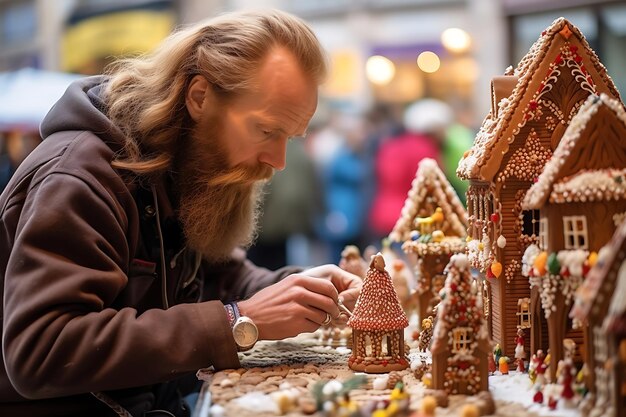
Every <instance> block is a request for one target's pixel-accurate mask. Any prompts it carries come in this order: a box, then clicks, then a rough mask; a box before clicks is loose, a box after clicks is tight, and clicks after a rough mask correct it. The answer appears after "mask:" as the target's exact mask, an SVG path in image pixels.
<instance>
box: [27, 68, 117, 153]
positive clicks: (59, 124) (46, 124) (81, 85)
mask: <svg viewBox="0 0 626 417" xmlns="http://www.w3.org/2000/svg"><path fill="white" fill-rule="evenodd" d="M107 80H108V78H107V77H106V76H103V75H98V76H93V77H86V78H82V79H80V80H77V81H74V82H73V83H72V84H70V86H69V87H68V88H67V90H66V91H65V93H64V94H63V96H62V97H61V98H60V99H59V101H57V102H56V103H55V104H54V106H52V108H51V109H50V111H49V112H48V114H47V115H46V117H45V118H44V120H43V121H42V122H41V126H40V128H39V131H40V133H41V137H42V138H43V139H44V140H45V139H46V138H47V137H48V136H50V135H52V134H53V133H56V132H61V131H68V130H77V131H82V130H87V131H90V132H93V133H94V134H96V135H98V136H99V137H100V138H101V139H102V140H103V141H104V142H106V143H107V144H109V146H111V147H112V148H113V149H115V150H117V148H119V147H120V146H121V145H122V144H123V143H124V136H123V135H122V132H121V131H120V130H119V129H118V128H117V127H116V126H115V125H114V124H113V123H112V122H111V121H110V120H109V118H108V117H107V116H106V114H105V110H104V109H105V105H104V101H103V100H102V98H101V92H102V91H103V90H104V87H105V85H106V82H107Z"/></svg>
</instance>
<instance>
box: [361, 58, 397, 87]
mask: <svg viewBox="0 0 626 417" xmlns="http://www.w3.org/2000/svg"><path fill="white" fill-rule="evenodd" d="M365 73H366V74H367V79H368V80H370V82H372V83H373V84H377V85H385V84H389V82H390V81H391V80H392V79H393V76H394V75H395V73H396V67H395V65H394V63H393V62H391V60H390V59H388V58H385V57H384V56H381V55H374V56H371V57H369V58H368V59H367V62H366V64H365Z"/></svg>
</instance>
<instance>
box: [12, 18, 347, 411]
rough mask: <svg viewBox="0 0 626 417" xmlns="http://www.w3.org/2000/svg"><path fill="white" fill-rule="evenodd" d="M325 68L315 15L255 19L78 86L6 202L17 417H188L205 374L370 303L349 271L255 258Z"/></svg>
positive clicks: (182, 40)
mask: <svg viewBox="0 0 626 417" xmlns="http://www.w3.org/2000/svg"><path fill="white" fill-rule="evenodd" d="M324 72H325V61H324V57H323V54H322V52H321V48H320V45H319V43H318V41H317V39H316V38H315V36H314V35H313V33H312V32H311V31H310V29H308V28H307V26H306V25H305V24H304V23H303V22H301V21H300V20H299V19H297V18H295V17H293V16H290V15H288V14H285V13H282V12H276V11H273V12H263V13H239V14H230V15H224V16H221V17H219V18H216V19H214V20H211V21H208V22H205V23H202V24H200V25H197V26H194V27H191V28H188V29H184V30H181V31H179V32H177V33H175V34H173V35H172V36H171V37H170V38H168V39H167V40H166V41H165V42H164V43H163V45H162V46H161V47H160V48H159V49H158V50H157V51H156V52H155V53H154V54H152V55H151V56H148V57H146V58H141V59H133V60H128V61H123V62H121V63H120V64H118V65H117V66H116V68H115V70H114V71H113V72H112V73H111V74H110V75H108V76H102V77H91V78H87V79H84V80H81V81H79V82H77V83H75V84H73V85H72V86H71V87H70V88H69V89H68V91H67V92H66V94H65V95H64V96H63V97H62V98H61V99H60V101H59V102H58V103H57V104H56V105H55V106H54V108H53V109H52V110H51V111H50V113H49V114H48V116H47V117H46V119H45V120H44V122H43V123H42V125H41V132H42V137H43V138H44V140H43V142H42V144H41V145H40V146H39V147H38V148H37V149H36V150H35V151H34V152H33V153H32V154H31V155H30V156H29V157H28V158H27V159H26V161H25V162H24V163H23V164H22V165H21V166H20V167H19V169H18V170H17V172H16V173H15V175H14V177H13V178H12V180H11V182H10V183H9V185H8V188H7V189H6V190H5V192H4V193H3V194H2V196H1V197H0V210H1V211H0V218H1V222H0V231H1V232H0V267H1V279H2V283H3V294H2V296H3V300H4V303H3V310H2V317H3V321H2V353H3V355H2V358H3V363H4V366H3V367H2V372H1V373H0V414H1V415H7V416H9V415H16V416H17V415H28V416H39V415H46V416H54V415H64V416H72V415H76V416H78V415H80V416H98V415H129V413H130V414H132V415H133V416H143V415H146V416H147V415H152V416H154V415H187V414H188V411H187V409H186V407H185V404H184V403H183V402H182V400H180V398H181V396H182V395H183V394H185V393H186V391H185V389H186V388H185V386H184V385H183V384H182V383H181V380H182V379H184V378H185V377H191V378H187V379H188V380H189V379H191V380H192V382H197V381H195V380H194V373H195V371H196V370H197V369H199V368H202V367H207V366H214V367H215V368H218V369H219V368H228V367H237V366H238V365H239V362H238V357H237V351H238V350H240V351H241V350H246V349H249V348H250V347H251V346H252V345H253V344H254V342H255V340H256V339H257V338H258V339H266V340H275V339H281V338H285V337H290V336H294V335H297V334H299V333H301V332H307V331H313V330H315V329H317V328H318V327H319V326H320V325H321V324H322V323H324V324H327V323H328V322H329V321H330V320H331V318H337V317H339V313H340V311H339V309H338V302H339V299H340V298H343V300H344V301H345V303H346V304H347V305H348V306H350V305H354V302H355V299H356V297H357V295H358V290H359V288H358V282H359V281H358V279H357V278H356V277H355V276H353V275H351V274H349V273H347V272H344V271H342V270H340V269H339V268H338V267H337V266H331V265H325V266H321V267H317V268H312V269H309V270H306V271H302V272H301V270H300V269H296V268H290V269H289V268H285V269H281V270H278V271H275V272H271V271H268V270H265V269H261V268H257V267H255V266H254V265H252V264H251V263H250V262H249V261H247V260H246V259H245V256H244V253H243V251H242V250H241V249H237V247H239V246H244V247H245V246H247V245H249V244H250V242H251V241H252V240H253V236H254V227H255V219H256V212H255V211H256V204H257V203H256V202H257V198H258V190H259V186H260V184H261V183H262V182H263V181H265V180H267V179H269V178H270V177H271V175H272V172H273V171H274V170H280V169H283V168H284V166H285V149H286V145H287V142H288V141H289V140H290V139H291V138H292V137H295V136H299V135H302V134H304V133H305V130H306V127H307V124H308V122H309V120H310V119H311V117H312V115H313V113H314V111H315V107H316V103H317V87H318V85H319V83H320V82H321V80H322V78H323V76H324ZM208 300H214V301H208ZM236 300H241V301H239V302H238V303H230V302H232V301H236ZM223 303H227V304H223ZM240 316H241V317H244V318H240ZM192 385H194V384H192ZM156 410H160V411H158V412H157V411H156ZM167 413H171V414H167Z"/></svg>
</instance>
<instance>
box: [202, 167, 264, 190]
mask: <svg viewBox="0 0 626 417" xmlns="http://www.w3.org/2000/svg"><path fill="white" fill-rule="evenodd" d="M273 175H274V168H272V167H271V166H269V165H267V164H257V165H253V166H245V165H238V166H236V167H234V168H231V169H229V170H228V171H226V172H223V173H220V174H217V175H214V176H212V177H211V178H210V179H208V184H207V185H209V186H211V187H216V186H225V185H248V184H253V183H255V182H258V181H267V180H269V179H270V178H272V176H273Z"/></svg>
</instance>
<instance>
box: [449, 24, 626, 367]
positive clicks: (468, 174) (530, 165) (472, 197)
mask: <svg viewBox="0 0 626 417" xmlns="http://www.w3.org/2000/svg"><path fill="white" fill-rule="evenodd" d="M599 93H606V94H608V95H609V96H611V97H615V98H619V93H618V91H617V89H616V88H615V85H614V84H613V81H612V80H611V79H610V77H609V76H608V74H607V72H606V69H605V67H604V66H603V65H602V64H601V63H600V61H599V60H598V57H597V56H596V54H595V53H594V52H593V50H592V49H591V48H590V46H589V44H588V43H587V41H586V40H585V38H584V36H583V35H582V33H581V32H580V31H579V30H578V28H576V27H575V26H574V25H572V24H571V23H570V22H569V21H567V20H566V19H564V18H559V19H557V20H555V21H554V22H553V23H552V24H551V25H550V26H549V27H548V28H547V29H546V30H545V31H544V32H543V33H542V34H541V36H540V38H539V39H538V40H537V41H536V42H535V43H534V44H533V46H532V48H531V49H530V51H529V52H528V54H527V55H526V56H525V57H524V58H523V59H522V60H521V62H520V63H519V65H518V66H517V68H516V69H515V70H512V69H509V70H507V72H506V73H505V75H504V76H501V77H496V78H494V80H493V82H492V109H491V112H490V113H489V114H488V115H487V117H486V118H485V120H484V122H483V124H482V126H481V129H480V131H479V132H478V134H477V136H476V139H475V142H474V145H473V147H472V148H471V149H470V150H469V151H467V152H466V154H465V155H464V157H463V158H462V159H461V161H460V163H459V166H458V168H457V175H458V176H459V177H460V178H462V179H466V180H469V182H470V185H469V188H468V192H467V209H468V215H469V217H468V220H469V229H468V235H469V236H470V237H471V240H470V241H469V242H468V255H469V259H470V263H471V264H472V266H474V267H476V268H478V269H479V270H480V271H481V272H482V273H483V274H484V276H486V277H487V283H488V285H487V286H486V291H485V297H486V300H485V302H490V305H491V315H492V317H491V334H492V337H493V339H494V342H497V343H499V344H500V346H501V347H502V349H503V351H504V354H505V355H509V356H511V355H512V354H513V351H514V349H515V335H516V333H517V329H518V328H528V327H530V322H529V321H528V320H526V318H528V317H529V315H530V313H531V312H532V311H535V312H536V311H537V309H538V307H537V306H533V305H531V303H529V299H530V289H529V286H528V280H527V279H524V278H523V277H522V276H521V258H522V254H523V253H524V251H525V249H526V248H527V247H528V246H529V245H530V244H532V243H536V242H537V238H538V235H539V221H538V220H539V217H538V211H536V210H523V209H522V206H521V203H522V199H523V198H524V196H525V194H526V192H527V190H528V189H529V188H530V186H531V185H532V184H533V182H534V181H535V180H536V178H537V177H538V176H539V174H540V173H541V172H542V170H543V167H544V165H545V164H546V162H547V161H548V160H549V159H550V157H551V155H552V152H553V151H554V149H556V147H557V145H558V143H559V141H560V140H561V137H562V136H563V133H564V131H565V129H566V128H567V126H568V125H569V123H570V121H571V120H572V118H573V117H574V116H575V115H576V113H577V112H578V110H579V108H580V106H581V105H582V104H583V103H584V101H585V99H586V98H587V97H588V96H589V95H590V94H599ZM529 342H530V340H529V338H527V341H526V344H527V346H525V350H527V351H528V348H529V346H528V345H529Z"/></svg>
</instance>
